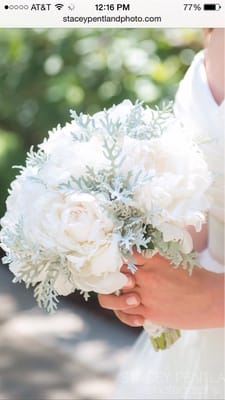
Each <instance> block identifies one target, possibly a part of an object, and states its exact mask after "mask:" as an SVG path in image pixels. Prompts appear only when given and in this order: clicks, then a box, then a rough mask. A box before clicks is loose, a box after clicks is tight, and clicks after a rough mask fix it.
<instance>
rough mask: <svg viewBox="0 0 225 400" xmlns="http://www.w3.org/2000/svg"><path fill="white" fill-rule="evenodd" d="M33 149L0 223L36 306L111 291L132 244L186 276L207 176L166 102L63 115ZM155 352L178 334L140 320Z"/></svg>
mask: <svg viewBox="0 0 225 400" xmlns="http://www.w3.org/2000/svg"><path fill="white" fill-rule="evenodd" d="M71 115H72V118H73V119H72V122H71V123H67V124H66V125H65V126H64V127H63V128H62V127H60V126H58V127H57V128H56V129H54V130H53V131H52V132H50V134H49V138H48V139H46V140H44V142H43V143H42V144H40V145H39V149H38V151H37V152H34V151H33V149H31V151H30V153H29V154H28V156H27V160H26V166H25V167H21V171H20V174H19V175H18V176H17V177H16V179H15V180H14V181H13V183H12V185H11V189H10V193H9V197H8V199H7V212H6V214H5V216H4V217H3V218H2V220H1V225H2V230H1V233H0V238H1V246H2V248H3V249H4V250H5V251H6V257H4V260H3V261H4V262H5V263H9V264H10V270H11V271H12V272H13V273H14V274H15V280H14V281H15V282H17V281H24V282H25V284H26V286H27V287H29V286H33V287H34V296H35V298H36V300H37V302H38V304H39V306H41V307H44V308H46V309H47V310H48V311H49V312H51V311H53V310H55V309H56V308H57V302H58V295H68V294H70V293H72V292H74V291H75V290H76V289H78V290H80V291H81V293H83V294H84V296H85V298H88V296H89V292H91V291H94V292H97V293H111V292H114V291H116V290H119V289H120V288H121V287H122V286H124V285H125V283H126V277H125V275H124V274H122V273H121V272H120V268H121V266H122V264H123V263H126V264H128V267H129V269H130V270H131V271H132V272H133V273H134V272H135V270H136V266H135V258H134V256H133V249H134V247H135V248H136V249H137V251H138V252H145V254H147V255H148V256H149V257H151V256H152V255H154V254H156V253H159V254H160V255H162V256H164V257H167V258H168V259H170V260H171V264H173V266H180V265H181V266H182V267H183V268H185V269H187V270H188V271H189V273H191V271H192V268H193V266H194V265H195V264H196V260H195V254H194V253H192V247H193V246H192V239H191V237H190V235H189V233H188V232H187V231H186V230H185V226H186V225H192V226H194V227H195V229H196V230H197V231H199V230H200V229H201V225H202V223H203V222H204V221H205V214H204V213H205V210H206V208H207V202H206V199H205V192H206V189H207V188H208V185H209V181H210V178H209V174H208V170H207V166H206V163H205V161H204V159H203V157H202V154H201V152H200V150H199V148H198V147H197V145H196V143H195V142H194V140H193V137H192V134H191V133H190V132H186V131H185V129H184V128H183V127H182V126H181V125H180V123H179V122H178V121H177V120H176V119H175V117H174V116H173V114H172V113H171V111H170V110H169V109H168V108H165V109H163V110H158V109H157V110H152V109H150V108H148V107H146V108H144V107H143V106H142V104H141V103H140V102H137V103H136V104H134V105H133V104H132V103H131V102H130V101H128V100H125V101H124V102H122V103H121V104H119V105H117V106H113V107H112V108H110V109H109V110H104V111H102V112H99V113H96V114H95V115H93V116H89V115H83V114H80V115H77V114H76V113H75V112H74V111H72V112H71ZM145 326H146V328H148V331H149V334H150V336H152V342H153V345H154V346H155V348H156V349H158V348H165V347H169V345H170V344H172V343H173V342H174V341H175V340H176V339H177V337H179V332H178V331H176V330H174V329H169V328H165V327H159V326H155V325H154V324H152V323H151V322H146V324H145Z"/></svg>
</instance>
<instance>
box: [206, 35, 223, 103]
mask: <svg viewBox="0 0 225 400" xmlns="http://www.w3.org/2000/svg"><path fill="white" fill-rule="evenodd" d="M215 60H216V61H217V62H215ZM205 69H206V75H207V79H208V84H209V87H210V90H211V92H212V95H213V97H214V99H215V101H216V102H217V104H220V103H221V102H222V101H223V99H224V29H222V28H215V29H210V30H205Z"/></svg>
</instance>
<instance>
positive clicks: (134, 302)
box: [126, 296, 138, 306]
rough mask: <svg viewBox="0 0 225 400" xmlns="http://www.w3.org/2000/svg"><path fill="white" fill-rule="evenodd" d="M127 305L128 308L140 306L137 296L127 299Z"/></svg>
mask: <svg viewBox="0 0 225 400" xmlns="http://www.w3.org/2000/svg"><path fill="white" fill-rule="evenodd" d="M126 303H127V304H128V306H136V305H137V304H138V300H137V299H136V297H135V296H130V297H127V298H126Z"/></svg>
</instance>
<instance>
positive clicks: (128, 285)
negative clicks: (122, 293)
mask: <svg viewBox="0 0 225 400" xmlns="http://www.w3.org/2000/svg"><path fill="white" fill-rule="evenodd" d="M125 275H126V277H127V283H126V285H124V286H123V287H122V288H121V290H130V289H133V288H134V287H135V286H136V281H135V277H134V276H133V275H131V274H127V273H126V274H125Z"/></svg>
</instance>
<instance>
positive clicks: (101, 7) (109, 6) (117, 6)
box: [95, 3, 130, 11]
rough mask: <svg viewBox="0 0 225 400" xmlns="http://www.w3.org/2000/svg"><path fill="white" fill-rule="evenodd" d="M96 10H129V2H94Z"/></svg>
mask: <svg viewBox="0 0 225 400" xmlns="http://www.w3.org/2000/svg"><path fill="white" fill-rule="evenodd" d="M95 9H96V10H97V11H130V4H108V3H106V4H95Z"/></svg>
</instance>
